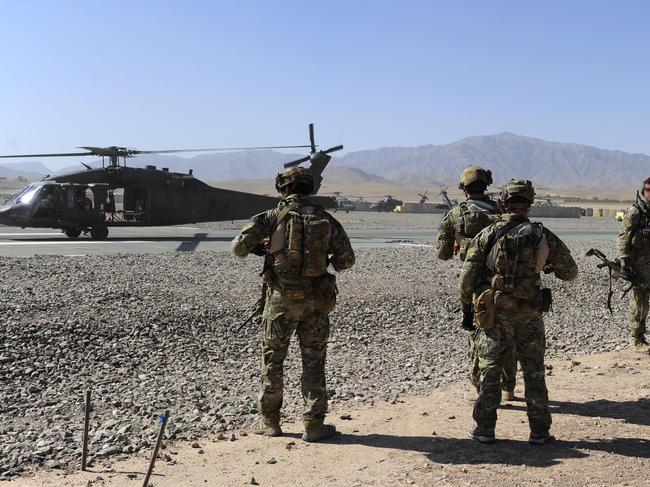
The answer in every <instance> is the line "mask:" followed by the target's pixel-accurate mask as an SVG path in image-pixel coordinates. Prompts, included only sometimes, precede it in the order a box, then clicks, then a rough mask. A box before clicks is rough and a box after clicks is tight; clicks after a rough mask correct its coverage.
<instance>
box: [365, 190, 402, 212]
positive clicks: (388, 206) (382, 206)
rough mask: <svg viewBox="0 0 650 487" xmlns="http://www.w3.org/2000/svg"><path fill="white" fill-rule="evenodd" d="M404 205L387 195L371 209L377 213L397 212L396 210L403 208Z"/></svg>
mask: <svg viewBox="0 0 650 487" xmlns="http://www.w3.org/2000/svg"><path fill="white" fill-rule="evenodd" d="M403 204H404V203H403V201H402V200H396V199H395V198H393V197H392V196H391V195H389V194H387V195H386V196H384V199H383V200H381V201H380V202H378V203H375V204H374V205H372V206H371V207H370V209H371V210H376V211H388V212H390V211H395V208H397V207H398V206H402V205H403Z"/></svg>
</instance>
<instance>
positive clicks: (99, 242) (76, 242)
mask: <svg viewBox="0 0 650 487" xmlns="http://www.w3.org/2000/svg"><path fill="white" fill-rule="evenodd" d="M114 243H124V244H147V243H148V244H150V243H152V242H147V241H144V240H88V241H85V240H81V241H79V240H61V241H60V242H0V246H3V245H4V246H8V245H71V244H76V245H86V244H114Z"/></svg>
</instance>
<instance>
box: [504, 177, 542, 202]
mask: <svg viewBox="0 0 650 487" xmlns="http://www.w3.org/2000/svg"><path fill="white" fill-rule="evenodd" d="M515 197H516V198H521V199H523V200H525V201H526V203H524V202H522V203H512V202H511V203H509V204H506V203H507V202H508V200H510V199H512V198H515ZM499 199H500V200H501V202H502V204H504V206H508V207H510V208H527V207H528V206H530V205H532V204H533V202H534V201H535V188H534V187H533V183H532V182H531V181H529V180H527V179H511V180H510V181H508V183H507V184H506V185H505V186H504V187H503V190H501V196H500V198H499Z"/></svg>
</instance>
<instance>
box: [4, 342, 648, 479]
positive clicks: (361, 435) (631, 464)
mask: <svg viewBox="0 0 650 487" xmlns="http://www.w3.org/2000/svg"><path fill="white" fill-rule="evenodd" d="M547 368H548V369H549V371H548V373H549V376H548V384H549V390H550V395H551V400H552V402H551V404H552V410H553V419H554V424H553V429H552V432H553V433H554V434H555V436H556V437H557V440H556V441H555V442H553V443H551V444H549V445H546V446H544V447H533V446H529V445H528V443H527V442H526V440H527V437H528V425H527V422H526V415H525V403H524V402H522V401H514V402H511V403H507V404H505V405H502V407H501V409H500V411H499V422H498V425H497V437H498V438H499V440H500V441H498V442H497V443H496V444H494V445H481V444H478V443H476V442H474V441H473V440H471V439H470V438H468V435H467V434H468V431H469V430H470V428H471V426H472V420H471V405H470V404H469V403H467V402H465V401H464V400H463V394H464V393H465V391H466V390H467V389H466V385H465V384H460V383H459V384H455V385H453V386H451V387H449V388H447V389H442V390H435V391H434V392H432V393H431V394H430V395H427V396H420V397H404V398H402V400H399V401H397V402H396V403H395V404H391V403H381V404H374V405H371V406H364V407H361V408H359V409H346V410H340V409H339V410H336V411H334V412H333V413H332V414H331V416H330V419H331V420H332V421H333V422H336V424H337V426H338V427H339V429H340V430H341V432H342V434H341V435H339V436H337V437H335V438H334V439H333V440H332V441H330V442H329V443H325V444H307V443H304V442H303V441H302V440H301V439H300V437H299V434H300V425H299V424H285V431H286V435H285V436H284V437H281V438H259V437H255V436H252V435H247V436H243V435H242V434H241V432H237V433H236V440H235V441H228V439H227V438H226V439H225V440H216V439H211V440H207V441H199V442H198V444H194V447H193V446H192V444H176V445H166V448H165V449H164V451H163V455H164V456H165V458H166V459H167V461H165V459H160V460H159V461H158V464H157V467H156V473H155V476H154V477H153V480H152V483H153V485H154V486H155V487H165V486H170V487H180V486H199V485H208V486H237V485H242V486H243V485H251V484H252V485H258V484H259V485H261V486H284V485H287V486H289V485H291V486H318V485H333V486H386V485H420V486H428V485H479V486H481V485H486V486H487V485H498V484H504V483H508V484H512V485H524V484H526V485H531V484H533V485H576V486H577V485H607V486H610V485H630V486H633V485H650V475H649V474H648V470H649V468H648V467H650V458H649V457H650V383H649V381H648V379H649V378H650V357H648V356H647V355H638V354H634V353H632V352H629V351H620V352H612V353H605V354H599V355H591V356H585V357H578V358H575V359H573V360H555V361H550V362H549V363H548V367H547ZM521 389H522V388H521V380H519V384H518V387H517V392H518V395H522V390H521ZM345 415H349V417H350V418H351V419H342V418H341V417H342V416H343V417H348V416H345ZM172 419H173V418H172ZM147 463H148V459H147V458H146V457H145V456H141V457H135V458H132V459H129V460H126V461H123V462H106V461H105V462H101V461H98V462H97V463H96V464H95V465H94V466H93V468H92V469H91V470H92V471H91V472H86V473H81V472H74V473H70V472H62V471H56V470H53V471H40V472H37V473H36V474H35V475H34V476H32V477H23V478H19V479H16V480H14V481H11V482H8V483H7V485H8V486H10V487H27V486H30V487H35V486H43V487H44V486H52V487H54V486H64V485H65V486H84V487H85V486H105V485H106V486H108V485H111V486H113V485H114V486H119V487H122V486H124V487H127V486H128V487H131V486H139V485H141V483H142V480H143V475H142V474H143V473H144V471H145V469H146V465H147ZM253 479H254V480H253Z"/></svg>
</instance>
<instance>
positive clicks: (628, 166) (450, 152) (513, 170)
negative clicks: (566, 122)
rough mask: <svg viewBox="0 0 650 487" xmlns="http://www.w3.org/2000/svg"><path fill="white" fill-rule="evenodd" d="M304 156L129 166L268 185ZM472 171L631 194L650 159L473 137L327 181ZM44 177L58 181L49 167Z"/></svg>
mask: <svg viewBox="0 0 650 487" xmlns="http://www.w3.org/2000/svg"><path fill="white" fill-rule="evenodd" d="M302 155H304V154H283V153H279V152H275V151H272V150H262V151H240V152H230V153H213V154H201V155H198V156H195V157H192V158H189V159H187V158H182V157H178V156H163V155H148V156H140V157H137V158H133V159H130V160H128V164H130V165H133V166H144V165H146V164H155V165H157V166H158V167H168V168H169V169H170V170H172V171H176V172H188V171H189V169H193V171H194V175H195V176H196V177H198V178H200V179H203V180H205V181H226V180H240V179H265V178H272V177H274V176H275V174H277V173H278V172H279V171H281V170H282V164H283V163H284V162H287V161H290V160H293V159H296V158H298V157H301V156H302ZM86 162H90V161H86ZM37 164H40V163H38V162H36V163H33V162H31V163H30V165H29V166H25V165H24V163H17V164H12V165H11V167H10V166H9V165H5V166H0V176H3V175H4V174H3V172H2V171H3V170H5V171H12V170H17V169H18V168H19V167H20V168H22V169H24V170H27V169H25V168H29V169H36V168H38V166H37ZM96 164H97V163H96V162H95V163H93V165H96ZM469 164H479V165H482V166H485V167H488V168H490V169H492V172H493V174H494V178H495V182H496V183H497V184H498V183H503V182H504V181H506V180H508V179H510V178H511V177H518V178H526V179H531V180H532V181H533V182H534V183H535V184H536V185H537V186H538V187H541V186H545V187H554V188H566V187H573V188H604V187H607V188H623V187H630V186H636V185H638V184H639V182H640V181H642V180H643V179H645V178H646V177H648V176H650V156H648V155H645V154H630V153H627V152H622V151H612V150H605V149H598V148H595V147H589V146H585V145H578V144H566V143H559V142H549V141H545V140H541V139H535V138H532V137H524V136H521V135H515V134H512V133H509V132H504V133H501V134H497V135H485V136H474V137H467V138H464V139H461V140H458V141H456V142H452V143H451V144H445V145H424V146H420V147H385V148H382V149H374V150H364V151H357V152H350V153H348V154H346V155H345V156H342V157H334V158H333V160H332V162H330V165H329V166H328V168H327V169H326V170H325V176H326V177H330V178H338V177H341V178H343V180H344V181H346V182H351V181H359V182H363V183H367V182H373V181H374V182H377V183H382V184H384V183H386V182H402V183H417V184H422V183H426V184H432V183H433V182H434V181H436V184H438V183H439V184H451V185H454V184H456V183H457V178H458V175H459V174H460V172H461V171H462V170H463V168H465V167H466V166H468V165H469ZM41 166H42V164H41ZM3 167H4V169H3ZM41 169H42V170H44V171H43V173H50V171H49V170H47V168H46V167H45V166H42V167H41ZM69 169H70V170H80V169H82V166H81V165H79V164H76V165H72V166H71V167H70V168H69ZM12 174H13V173H12ZM16 175H17V174H16ZM8 177H14V178H15V177H16V176H8ZM386 180H390V181H386ZM332 182H334V180H332Z"/></svg>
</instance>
